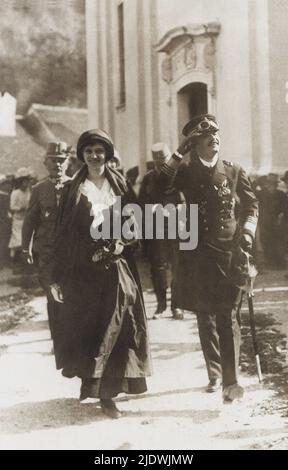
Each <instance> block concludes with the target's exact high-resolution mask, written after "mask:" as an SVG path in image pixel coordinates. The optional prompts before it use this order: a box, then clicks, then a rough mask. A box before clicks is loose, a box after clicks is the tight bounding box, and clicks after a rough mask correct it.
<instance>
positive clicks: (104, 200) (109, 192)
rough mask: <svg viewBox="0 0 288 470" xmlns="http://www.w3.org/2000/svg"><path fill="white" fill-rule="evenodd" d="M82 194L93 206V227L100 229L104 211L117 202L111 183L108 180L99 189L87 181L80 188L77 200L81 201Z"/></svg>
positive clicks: (91, 213)
mask: <svg viewBox="0 0 288 470" xmlns="http://www.w3.org/2000/svg"><path fill="white" fill-rule="evenodd" d="M81 194H82V195H83V196H85V197H87V199H88V201H89V202H90V204H91V212H90V215H91V216H92V217H93V222H92V227H98V226H99V225H100V224H101V223H102V222H103V220H104V216H103V211H104V210H105V209H109V207H110V206H112V205H113V204H115V202H116V196H115V194H114V192H113V189H112V187H111V185H110V183H109V181H108V180H107V178H106V179H105V180H104V183H103V185H102V188H101V189H99V188H97V186H96V185H95V184H94V183H92V181H90V180H88V179H86V180H85V181H84V182H83V183H81V184H80V186H79V190H78V198H77V200H79V198H80V196H81Z"/></svg>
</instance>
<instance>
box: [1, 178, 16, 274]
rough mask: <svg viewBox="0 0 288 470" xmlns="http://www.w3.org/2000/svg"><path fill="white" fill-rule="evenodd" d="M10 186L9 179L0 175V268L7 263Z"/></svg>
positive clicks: (9, 231) (9, 228) (9, 226)
mask: <svg viewBox="0 0 288 470" xmlns="http://www.w3.org/2000/svg"><path fill="white" fill-rule="evenodd" d="M12 186H13V183H12V181H11V180H9V179H8V178H7V177H6V176H5V175H0V269H2V268H3V267H4V266H6V265H8V264H9V248H8V243H9V239H10V234H11V219H10V218H9V217H8V212H9V202H10V193H11V191H12Z"/></svg>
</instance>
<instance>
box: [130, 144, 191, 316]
mask: <svg viewBox="0 0 288 470" xmlns="http://www.w3.org/2000/svg"><path fill="white" fill-rule="evenodd" d="M170 156H171V152H170V151H169V149H168V147H167V145H165V144H163V143H162V142H159V143H156V144H154V145H153V147H152V157H153V161H154V169H153V170H150V171H148V173H146V175H145V176H144V178H143V181H142V184H141V187H140V192H139V201H140V204H141V206H142V207H143V210H144V209H145V204H151V206H153V209H155V213H156V210H158V209H160V210H162V214H163V220H164V239H163V240H159V239H157V237H156V236H154V237H153V240H146V241H145V243H146V244H147V251H148V257H149V261H150V265H151V278H152V284H153V288H154V292H155V295H156V299H157V308H156V311H155V313H154V316H153V318H159V316H160V315H161V314H162V313H163V312H164V311H165V310H166V308H167V288H168V275H169V265H170V266H171V278H172V279H171V312H172V316H173V318H174V319H175V320H182V319H183V312H182V310H181V309H179V308H178V298H177V279H176V276H177V263H178V251H179V243H178V241H177V240H175V239H174V240H173V239H169V238H168V223H169V220H168V218H169V211H167V210H166V209H165V206H166V205H167V204H173V206H175V208H177V205H178V204H182V203H183V202H184V197H183V195H181V193H180V192H179V191H178V190H176V189H174V188H169V189H167V190H164V191H163V190H161V188H160V187H159V181H158V180H159V174H160V171H161V167H162V165H163V163H165V162H166V161H167V160H169V158H170ZM162 208H163V209H162ZM154 227H155V224H154Z"/></svg>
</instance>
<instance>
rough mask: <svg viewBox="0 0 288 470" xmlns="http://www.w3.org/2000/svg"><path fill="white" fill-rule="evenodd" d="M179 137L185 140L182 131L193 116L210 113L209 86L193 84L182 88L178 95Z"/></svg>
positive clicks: (200, 83)
mask: <svg viewBox="0 0 288 470" xmlns="http://www.w3.org/2000/svg"><path fill="white" fill-rule="evenodd" d="M177 107H178V135H179V139H181V138H183V136H182V132H181V131H182V129H183V127H184V125H185V124H186V123H187V122H188V121H189V120H190V119H192V117H193V116H197V115H198V114H204V113H207V112H208V93H207V85H206V83H202V82H193V83H189V84H188V85H186V86H184V87H183V88H181V90H179V91H178V93H177Z"/></svg>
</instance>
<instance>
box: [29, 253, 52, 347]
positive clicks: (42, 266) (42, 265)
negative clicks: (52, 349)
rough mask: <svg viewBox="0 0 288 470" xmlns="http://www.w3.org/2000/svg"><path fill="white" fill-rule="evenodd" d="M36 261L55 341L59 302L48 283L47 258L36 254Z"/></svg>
mask: <svg viewBox="0 0 288 470" xmlns="http://www.w3.org/2000/svg"><path fill="white" fill-rule="evenodd" d="M34 261H35V262H36V264H37V269H38V277H39V282H40V285H41V287H42V289H43V290H44V292H45V294H46V297H47V313H48V323H49V328H50V333H51V338H52V339H53V340H54V339H55V323H56V308H57V302H55V300H54V298H53V296H52V294H51V290H50V286H49V282H48V281H47V276H46V266H47V258H46V257H45V258H44V257H41V256H39V255H35V254H34Z"/></svg>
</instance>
